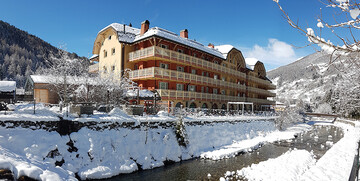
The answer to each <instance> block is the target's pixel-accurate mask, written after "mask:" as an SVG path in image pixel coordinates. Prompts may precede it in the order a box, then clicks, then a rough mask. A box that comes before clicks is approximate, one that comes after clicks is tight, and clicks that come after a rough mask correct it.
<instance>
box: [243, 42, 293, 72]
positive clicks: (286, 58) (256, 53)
mask: <svg viewBox="0 0 360 181" xmlns="http://www.w3.org/2000/svg"><path fill="white" fill-rule="evenodd" d="M244 56H245V57H249V58H250V57H251V58H257V59H258V60H260V61H262V62H263V63H265V64H268V65H272V66H281V65H286V64H289V63H291V62H294V61H295V60H297V59H298V58H299V57H297V56H296V54H295V51H294V49H293V47H292V46H291V45H289V44H287V43H286V42H283V41H279V40H277V39H273V38H271V39H269V42H268V44H267V46H265V47H262V46H259V45H254V46H253V47H252V48H250V49H247V50H245V51H244Z"/></svg>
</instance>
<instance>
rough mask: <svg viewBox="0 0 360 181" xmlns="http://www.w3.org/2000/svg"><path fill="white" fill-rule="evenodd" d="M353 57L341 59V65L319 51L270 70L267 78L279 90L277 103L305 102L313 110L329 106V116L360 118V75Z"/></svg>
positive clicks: (277, 91)
mask: <svg viewBox="0 0 360 181" xmlns="http://www.w3.org/2000/svg"><path fill="white" fill-rule="evenodd" d="M354 57H356V56H352V55H347V56H341V57H339V59H340V60H341V61H339V63H338V62H336V63H330V60H331V57H330V55H329V54H326V53H324V52H316V53H314V54H311V55H309V56H306V57H304V58H301V59H299V60H297V61H296V62H293V63H291V64H289V65H285V66H282V67H279V68H277V69H274V70H272V71H269V72H268V73H267V75H268V77H269V78H270V79H271V80H272V81H273V83H274V84H276V87H277V89H276V100H277V101H280V102H287V101H290V102H292V103H295V102H296V101H299V100H302V101H303V102H304V103H306V104H309V105H311V106H312V107H313V108H314V110H313V111H317V110H316V109H320V108H321V109H322V108H324V107H327V108H328V112H329V113H331V112H332V113H336V114H343V115H345V116H349V117H360V87H359V83H358V82H359V81H360V76H359V70H358V68H357V66H355V65H354V63H353V62H354V60H356V59H354ZM319 111H320V110H319ZM321 111H324V110H321Z"/></svg>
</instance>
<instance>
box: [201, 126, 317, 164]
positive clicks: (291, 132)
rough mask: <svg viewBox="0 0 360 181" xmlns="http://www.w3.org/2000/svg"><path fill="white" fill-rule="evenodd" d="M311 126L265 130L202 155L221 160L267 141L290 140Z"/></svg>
mask: <svg viewBox="0 0 360 181" xmlns="http://www.w3.org/2000/svg"><path fill="white" fill-rule="evenodd" d="M310 128H311V126H309V125H306V124H297V125H294V126H293V127H289V128H288V129H287V130H285V131H272V132H270V131H269V132H263V133H261V132H260V134H259V136H256V137H254V138H252V139H245V140H243V141H234V142H233V143H232V144H230V145H226V146H223V147H221V148H219V149H216V150H213V151H208V152H204V153H202V154H201V155H200V157H201V158H207V159H212V160H219V159H224V158H229V157H234V156H236V155H237V154H238V153H240V152H248V151H252V150H253V149H256V148H258V147H259V146H261V145H263V144H265V143H267V142H268V143H271V142H274V141H280V140H288V139H292V138H294V136H295V135H297V134H299V133H302V132H305V131H307V130H309V129H310Z"/></svg>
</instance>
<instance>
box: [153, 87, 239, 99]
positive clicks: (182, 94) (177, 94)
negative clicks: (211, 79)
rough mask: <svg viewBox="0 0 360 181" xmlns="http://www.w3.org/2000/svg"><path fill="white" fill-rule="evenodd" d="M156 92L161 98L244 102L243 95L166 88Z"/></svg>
mask: <svg viewBox="0 0 360 181" xmlns="http://www.w3.org/2000/svg"><path fill="white" fill-rule="evenodd" d="M157 91H158V93H159V94H160V96H161V99H163V100H197V101H200V100H202V101H219V102H220V101H224V102H226V101H239V102H244V101H245V97H236V96H227V95H221V94H210V93H201V92H191V91H178V90H168V89H158V90H157Z"/></svg>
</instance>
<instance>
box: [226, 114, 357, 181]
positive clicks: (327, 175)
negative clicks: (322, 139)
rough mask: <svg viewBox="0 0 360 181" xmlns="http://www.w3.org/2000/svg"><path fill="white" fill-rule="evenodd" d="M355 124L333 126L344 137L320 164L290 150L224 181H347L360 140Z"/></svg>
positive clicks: (296, 151) (302, 151)
mask: <svg viewBox="0 0 360 181" xmlns="http://www.w3.org/2000/svg"><path fill="white" fill-rule="evenodd" d="M319 121H320V122H317V121H315V122H314V123H315V124H321V125H329V124H331V123H325V122H324V120H323V119H321V120H319ZM329 122H330V120H329ZM345 122H346V120H345ZM349 122H350V121H349ZM352 123H355V126H351V125H350V124H344V123H335V124H334V125H335V126H338V127H341V128H343V131H344V137H343V138H342V139H341V140H340V141H338V142H337V143H336V144H334V145H333V146H332V147H331V149H330V150H328V151H327V152H326V153H325V155H324V156H322V157H321V158H320V159H319V160H318V161H316V159H315V158H314V155H313V154H312V153H311V152H308V151H306V150H290V151H288V152H287V153H285V154H283V155H282V156H280V157H278V158H275V159H269V160H267V161H264V162H260V163H259V164H253V165H251V166H249V167H246V168H243V169H241V170H237V171H236V172H235V171H232V172H230V171H228V172H226V173H225V174H224V175H225V177H222V178H221V180H226V179H228V178H234V177H235V178H239V177H245V178H246V179H248V180H316V181H318V180H324V181H325V180H326V181H328V180H348V179H349V176H350V173H351V169H352V165H353V160H354V156H355V155H356V153H357V147H358V145H357V144H358V142H359V140H360V124H359V123H358V122H352Z"/></svg>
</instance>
